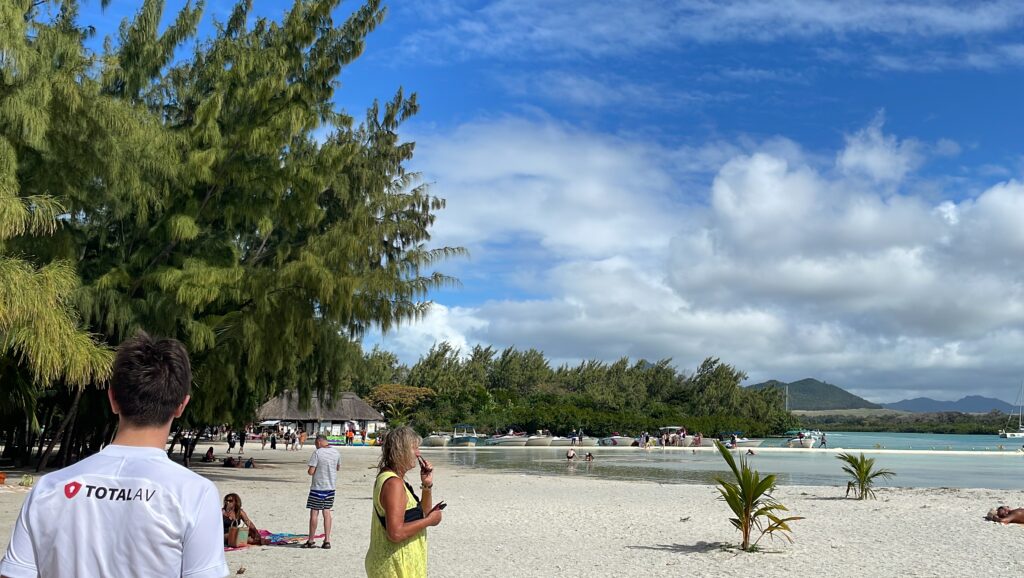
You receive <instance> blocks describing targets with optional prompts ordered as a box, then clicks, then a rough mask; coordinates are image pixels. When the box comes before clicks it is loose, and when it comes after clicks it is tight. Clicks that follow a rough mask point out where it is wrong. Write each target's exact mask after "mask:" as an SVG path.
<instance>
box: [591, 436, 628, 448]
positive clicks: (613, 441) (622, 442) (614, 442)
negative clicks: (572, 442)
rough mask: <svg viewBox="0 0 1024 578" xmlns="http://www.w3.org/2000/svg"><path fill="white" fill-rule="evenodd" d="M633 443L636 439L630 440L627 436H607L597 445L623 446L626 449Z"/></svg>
mask: <svg viewBox="0 0 1024 578" xmlns="http://www.w3.org/2000/svg"><path fill="white" fill-rule="evenodd" d="M584 439H586V438H584ZM635 441H636V438H631V437H629V436H609V437H606V438H601V441H599V442H598V443H599V444H600V445H602V446H625V447H627V448H628V447H629V446H631V445H633V442H635Z"/></svg>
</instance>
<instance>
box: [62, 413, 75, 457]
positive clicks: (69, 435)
mask: <svg viewBox="0 0 1024 578" xmlns="http://www.w3.org/2000/svg"><path fill="white" fill-rule="evenodd" d="M75 409H76V410H77V409H78V406H77V405H76V406H75ZM77 424H78V412H77V411H75V412H74V413H73V414H72V415H71V427H69V428H68V430H67V431H66V432H64V441H63V442H62V443H61V448H60V467H62V468H66V467H68V458H69V457H71V454H73V453H74V450H75V445H77V442H78V438H77V437H76V436H75V426H76V425H77Z"/></svg>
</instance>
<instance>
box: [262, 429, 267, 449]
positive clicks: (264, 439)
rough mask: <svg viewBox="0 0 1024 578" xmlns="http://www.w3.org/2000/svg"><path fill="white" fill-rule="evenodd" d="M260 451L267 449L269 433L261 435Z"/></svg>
mask: <svg viewBox="0 0 1024 578" xmlns="http://www.w3.org/2000/svg"><path fill="white" fill-rule="evenodd" d="M260 449H261V450H265V449H267V432H263V433H261V434H260Z"/></svg>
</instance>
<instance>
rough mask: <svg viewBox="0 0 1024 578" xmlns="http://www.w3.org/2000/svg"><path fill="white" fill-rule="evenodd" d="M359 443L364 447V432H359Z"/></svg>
mask: <svg viewBox="0 0 1024 578" xmlns="http://www.w3.org/2000/svg"><path fill="white" fill-rule="evenodd" d="M359 443H361V444H363V445H364V446H365V445H366V430H359Z"/></svg>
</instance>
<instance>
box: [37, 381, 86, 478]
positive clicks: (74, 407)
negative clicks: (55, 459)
mask: <svg viewBox="0 0 1024 578" xmlns="http://www.w3.org/2000/svg"><path fill="white" fill-rule="evenodd" d="M81 399H82V389H81V388H80V389H79V390H78V391H77V392H76V393H75V400H74V401H72V402H71V407H70V408H68V412H67V414H66V415H65V416H64V420H63V421H62V422H60V427H59V428H57V433H55V434H53V437H52V438H50V444H49V445H47V446H46V451H45V452H43V455H42V457H41V458H39V463H38V464H37V465H36V471H37V472H38V471H40V470H42V469H43V468H45V467H46V463H47V462H49V461H50V454H51V453H52V452H53V446H54V445H56V443H57V440H58V439H60V437H61V436H62V435H63V434H64V430H65V429H67V427H68V424H69V423H70V422H71V420H72V419H74V417H75V414H76V413H78V402H79V400H81Z"/></svg>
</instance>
